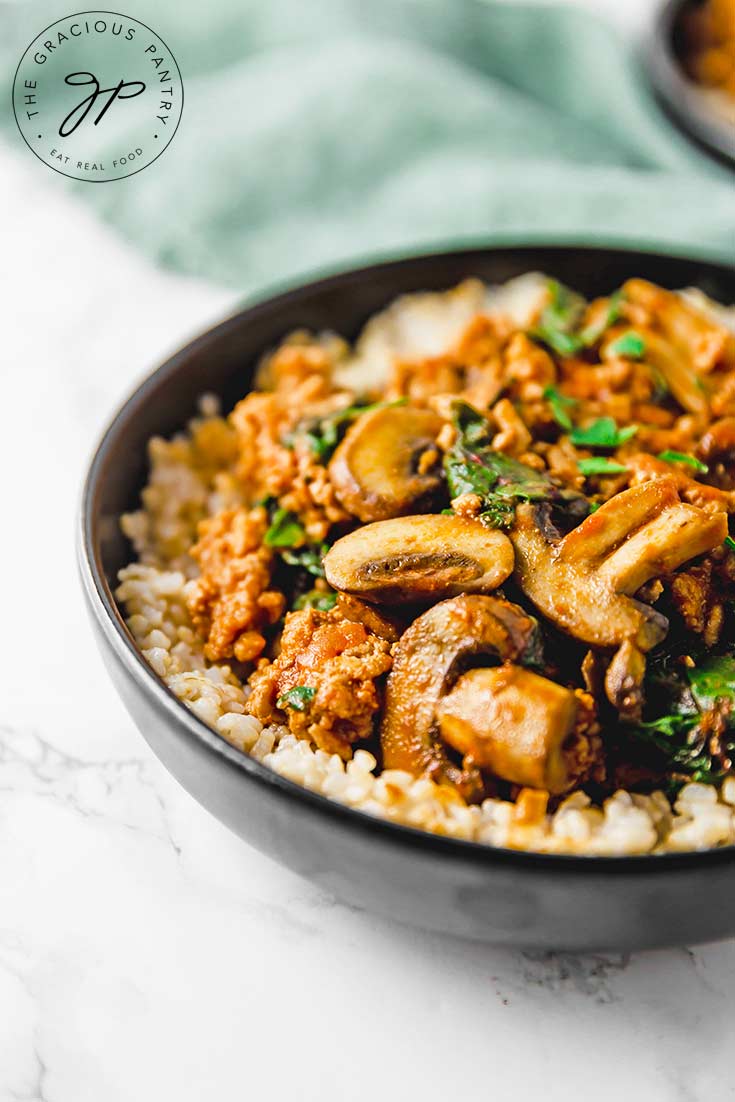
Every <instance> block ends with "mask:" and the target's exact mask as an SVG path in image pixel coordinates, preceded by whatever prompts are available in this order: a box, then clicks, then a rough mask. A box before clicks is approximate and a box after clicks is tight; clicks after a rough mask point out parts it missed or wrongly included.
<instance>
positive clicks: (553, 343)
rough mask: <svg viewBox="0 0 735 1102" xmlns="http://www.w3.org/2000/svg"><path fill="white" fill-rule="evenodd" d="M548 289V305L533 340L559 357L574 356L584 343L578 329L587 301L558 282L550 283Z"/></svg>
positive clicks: (552, 281)
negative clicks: (545, 346) (577, 332)
mask: <svg viewBox="0 0 735 1102" xmlns="http://www.w3.org/2000/svg"><path fill="white" fill-rule="evenodd" d="M547 286H548V290H549V303H548V305H547V306H545V307H544V310H543V311H542V314H541V317H540V318H539V323H538V325H537V326H536V328H535V329H534V330H533V331H532V332H531V336H532V337H534V339H535V340H538V341H542V342H543V344H546V345H548V346H549V348H551V349H553V351H554V352H556V353H558V355H560V356H573V355H574V354H575V353H576V352H579V351H580V349H581V348H582V340H581V339H580V337H579V336H577V334H576V332H575V329H576V326H577V323H578V322H579V319H580V317H581V315H582V312H583V311H584V307H585V302H584V299H583V298H582V297H581V296H580V295H577V294H575V293H574V291H570V289H569V288H568V287H565V286H564V285H563V284H562V283H558V282H557V280H555V279H551V280H549V282H548V285H547Z"/></svg>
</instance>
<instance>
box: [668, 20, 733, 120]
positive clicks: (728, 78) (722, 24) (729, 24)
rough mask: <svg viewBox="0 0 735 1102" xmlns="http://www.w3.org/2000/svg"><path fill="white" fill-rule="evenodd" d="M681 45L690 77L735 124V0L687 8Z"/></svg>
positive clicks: (680, 33) (684, 64)
mask: <svg viewBox="0 0 735 1102" xmlns="http://www.w3.org/2000/svg"><path fill="white" fill-rule="evenodd" d="M677 43H678V52H679V57H680V60H681V64H682V66H683V68H684V71H685V72H686V74H687V75H688V76H689V78H690V79H691V80H693V81H694V82H695V83H696V84H697V85H698V86H699V87H700V88H701V89H702V90H703V91H704V92H705V93H706V94H707V96H708V98H709V102H710V104H711V106H712V107H713V108H714V109H715V110H716V111H717V113H718V114H720V115H722V116H724V118H725V119H727V120H729V121H730V122H733V123H735V0H704V3H701V2H699V3H693V4H687V5H685V7H684V8H683V10H682V13H681V22H680V26H679V27H678V28H677Z"/></svg>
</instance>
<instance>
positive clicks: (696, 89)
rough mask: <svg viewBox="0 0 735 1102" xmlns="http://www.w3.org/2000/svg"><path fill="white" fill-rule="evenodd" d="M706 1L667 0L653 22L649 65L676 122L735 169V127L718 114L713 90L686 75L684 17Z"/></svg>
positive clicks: (665, 105) (663, 99)
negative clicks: (682, 62)
mask: <svg viewBox="0 0 735 1102" xmlns="http://www.w3.org/2000/svg"><path fill="white" fill-rule="evenodd" d="M700 2H702V0H665V2H664V3H663V4H662V5H661V7H660V8H659V11H658V13H657V15H656V18H655V19H654V20H653V23H652V28H651V33H650V38H649V42H648V46H647V48H646V66H647V69H648V74H649V77H650V80H651V83H652V84H653V88H654V90H655V92H656V95H657V97H658V99H659V100H660V102H661V104H662V106H663V107H664V109H665V110H666V112H667V114H668V115H670V117H671V118H672V119H673V121H674V122H675V123H676V124H677V125H678V126H679V127H680V128H681V129H682V130H683V131H684V132H685V133H686V134H687V135H688V136H689V137H690V138H692V139H693V140H694V141H695V142H697V143H698V144H699V145H700V146H703V147H704V148H705V149H706V150H708V151H709V152H710V153H712V154H714V155H715V156H716V157H717V158H718V159H719V160H720V161H724V162H725V163H727V164H728V165H729V166H730V167H732V168H735V126H733V124H732V122H730V121H729V120H728V119H727V118H725V117H724V114H721V113H719V112H718V109H717V106H716V105H715V102H714V100H713V93H712V92H711V90H705V89H704V88H703V87H701V86H699V85H698V84H696V83H695V82H694V81H693V80H691V79H690V78H689V77H688V76H687V74H686V73H685V71H684V69H683V67H682V64H681V56H682V52H683V49H684V41H683V28H682V17H683V15H684V13H685V12H686V10H687V9H690V8H692V7H695V6H696V5H697V4H698V3H700Z"/></svg>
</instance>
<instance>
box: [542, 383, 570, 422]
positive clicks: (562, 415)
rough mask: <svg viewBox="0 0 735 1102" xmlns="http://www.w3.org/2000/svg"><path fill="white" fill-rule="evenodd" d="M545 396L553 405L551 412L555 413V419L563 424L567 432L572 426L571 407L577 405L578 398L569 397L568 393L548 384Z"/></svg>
mask: <svg viewBox="0 0 735 1102" xmlns="http://www.w3.org/2000/svg"><path fill="white" fill-rule="evenodd" d="M544 398H545V399H546V401H547V402H548V403H549V405H550V406H551V412H552V413H553V414H554V420H555V421H556V423H557V424H558V425H561V427H562V428H563V429H566V430H567V432H568V431H569V430H570V429H571V427H572V419H571V417H570V416H569V412H568V411H569V408H570V407H571V406H576V404H577V399H576V398H568V397H567V396H566V394H562V393H561V391H559V390H557V389H556V387H555V386H547V387H546V389H545V390H544Z"/></svg>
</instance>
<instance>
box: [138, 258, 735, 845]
mask: <svg viewBox="0 0 735 1102" xmlns="http://www.w3.org/2000/svg"><path fill="white" fill-rule="evenodd" d="M245 367H246V365H243V373H244V376H245ZM245 391H246V387H245V386H243V396H242V398H241V400H240V401H239V402H238V403H237V404H236V405H235V407H234V408H233V409H232V410H231V411H222V410H220V408H219V404H218V401H217V400H216V399H215V398H214V397H213V396H211V395H204V396H203V397H202V398H201V401H200V411H199V415H198V416H197V417H196V418H194V419H193V420H192V421H191V422H190V424H189V425H188V426H186V427H185V429H184V430H183V431H182V432H181V433H180V434H178V435H177V436H175V437H173V438H172V439H170V440H165V439H162V438H160V437H156V438H154V439H152V440H151V441H150V444H149V459H150V474H149V480H148V483H147V485H146V487H145V489H144V490H143V493H142V500H141V507H140V509H139V510H138V511H137V512H135V513H131V514H128V515H126V516H124V517H123V519H122V525H123V530H124V532H125V534H126V536H127V537H128V539H129V540H130V541H131V543H132V546H133V549H134V553H135V561H133V562H131V563H130V564H129V565H128V566H126V567H124V568H123V569H122V570H121V571H120V576H119V587H118V589H117V593H116V596H117V598H118V600H119V601H120V603H121V605H122V606H123V608H124V610H125V615H126V621H127V624H128V627H129V629H130V632H131V633H132V635H133V637H134V639H135V641H136V644H137V646H138V647H139V649H140V650H141V652H142V654H143V655H144V657H145V659H146V660H147V662H148V663H149V665H150V666H151V667H152V669H153V670H154V671H155V672H156V673H157V674H158V675H159V676H160V677H161V678H162V679H163V680H164V681H165V683H166V684H167V685H168V687H169V688H170V689H171V690H172V692H173V693H174V694H175V695H176V696H177V697H178V698H179V699H180V700H181V701H182V702H183V703H184V704H185V705H186V706H187V707H188V708H190V709H191V710H192V711H193V712H194V713H195V714H196V715H197V716H198V717H199V718H200V719H202V720H203V721H204V722H205V723H207V724H209V725H210V726H211V727H212V728H213V729H214V730H215V731H216V732H218V734H219V735H221V736H222V737H223V738H224V739H226V740H227V741H228V742H229V743H231V744H232V745H233V746H235V747H237V748H238V749H239V750H241V751H243V752H244V753H247V754H250V755H251V756H253V757H254V758H256V759H257V760H259V761H260V762H262V763H263V764H264V765H266V766H268V767H269V768H271V769H272V770H274V771H276V772H277V773H279V774H281V775H282V776H285V777H287V778H289V779H290V780H293V781H296V782H298V783H299V784H301V785H304V786H305V787H307V788H309V789H312V790H314V791H317V792H319V793H321V794H323V795H325V796H327V797H329V798H332V799H334V800H337V801H340V802H342V803H344V804H346V805H348V806H351V807H353V808H356V809H359V810H360V811H363V812H366V813H368V814H370V815H374V816H378V817H382V818H385V819H389V820H392V821H395V822H398V823H402V824H405V825H408V826H412V827H417V828H420V829H423V830H427V831H432V832H434V833H437V834H442V835H446V836H451V837H456V838H462V839H467V840H471V841H475V842H478V843H484V844H488V845H494V846H502V847H510V848H513V849H523V850H533V851H537V852H545V853H571V854H582V855H586V854H589V855H614V854H615V855H616V854H641V853H659V852H665V851H688V850H696V849H704V848H709V847H714V846H722V845H727V844H732V843H735V766H734V765H733V757H734V755H735V540H733V537H732V535H731V532H730V529H729V527H728V522H729V518H730V516H731V515H732V514H733V513H734V512H735V313H734V312H733V311H732V310H729V309H727V308H725V307H722V306H720V305H718V304H716V303H714V302H712V301H711V300H709V299H707V298H705V296H704V295H703V294H702V293H701V292H699V291H683V292H680V293H674V292H671V291H667V290H663V289H662V288H660V287H658V286H656V285H654V284H652V283H649V282H646V281H644V280H642V279H630V280H628V281H627V282H626V283H624V284H623V286H622V287H621V288H619V289H618V290H615V291H613V292H612V293H611V294H610V295H609V296H606V297H604V298H599V299H595V300H594V301H591V302H586V301H585V300H583V299H582V298H581V296H579V295H578V294H577V293H575V292H574V291H573V290H571V289H569V288H567V287H565V286H563V285H561V284H559V283H558V282H556V281H555V280H553V279H550V278H547V277H545V276H541V275H538V274H536V273H530V274H528V275H526V276H522V277H519V278H517V279H514V280H511V281H509V282H508V283H506V284H504V285H502V286H488V285H486V284H484V283H482V282H480V281H479V280H466V281H465V282H464V283H461V284H460V285H459V286H457V287H455V288H453V289H451V290H448V291H446V292H440V293H436V292H431V293H429V292H426V293H417V294H412V295H407V296H404V297H402V298H399V299H397V300H396V301H395V302H394V303H393V304H392V305H390V306H389V307H388V308H387V309H386V310H384V311H382V312H381V313H380V314H378V315H376V316H374V317H373V318H372V319H370V320H369V321H368V323H367V324H366V325H365V327H364V329H363V331H362V332H361V333H360V335H359V336H358V338H357V340H356V341H355V343H354V345H350V344H348V343H347V342H346V341H345V340H343V339H342V338H341V337H339V336H338V335H336V334H334V333H331V332H321V333H309V332H305V331H300V332H295V333H291V334H289V335H287V336H286V337H285V339H284V340H283V341H282V343H281V344H280V345H279V346H278V347H277V348H275V349H273V350H270V351H268V352H267V353H266V354H265V355H264V357H263V359H262V361H261V363H260V365H259V367H258V370H257V374H256V389H255V390H253V391H251V392H249V393H245Z"/></svg>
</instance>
